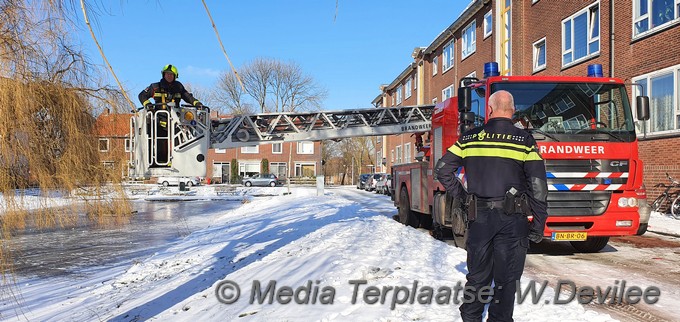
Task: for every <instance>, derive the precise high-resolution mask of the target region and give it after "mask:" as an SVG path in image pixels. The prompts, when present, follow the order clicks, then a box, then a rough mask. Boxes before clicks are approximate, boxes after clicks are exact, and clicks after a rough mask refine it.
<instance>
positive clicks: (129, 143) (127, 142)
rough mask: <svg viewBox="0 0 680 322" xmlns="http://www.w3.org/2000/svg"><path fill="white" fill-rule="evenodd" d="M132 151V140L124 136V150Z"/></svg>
mask: <svg viewBox="0 0 680 322" xmlns="http://www.w3.org/2000/svg"><path fill="white" fill-rule="evenodd" d="M131 151H132V140H130V139H129V138H125V152H131Z"/></svg>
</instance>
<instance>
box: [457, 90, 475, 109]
mask: <svg viewBox="0 0 680 322" xmlns="http://www.w3.org/2000/svg"><path fill="white" fill-rule="evenodd" d="M471 109H472V89H470V88H469V87H459V88H458V112H461V113H462V112H469V111H470V110H471Z"/></svg>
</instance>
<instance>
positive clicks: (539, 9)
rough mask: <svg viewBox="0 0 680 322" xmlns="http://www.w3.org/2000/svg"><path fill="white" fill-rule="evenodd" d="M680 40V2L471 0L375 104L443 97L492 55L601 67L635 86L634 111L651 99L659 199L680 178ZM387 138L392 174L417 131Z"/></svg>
mask: <svg viewBox="0 0 680 322" xmlns="http://www.w3.org/2000/svg"><path fill="white" fill-rule="evenodd" d="M433 36H435V35H433ZM677 39H680V0H625V1H613V0H608V1H605V0H591V1H559V0H531V1H529V0H525V1H520V0H500V1H499V0H474V1H472V2H470V4H469V5H468V7H467V8H466V9H465V10H464V12H463V13H462V14H461V15H460V16H459V17H458V18H457V19H455V20H454V21H453V22H452V23H451V25H450V26H449V27H448V28H446V29H445V30H444V31H443V32H441V33H440V34H439V35H436V38H435V40H434V41H433V42H432V43H431V44H429V45H428V46H427V47H418V48H415V49H414V51H413V53H412V57H413V62H412V63H411V64H409V66H407V67H406V69H405V70H404V72H402V73H401V74H399V75H398V76H397V77H396V78H395V79H394V80H393V81H392V83H390V85H387V86H381V92H380V95H378V96H377V97H376V99H375V100H374V101H373V104H374V105H375V106H380V107H390V106H406V105H416V104H418V105H421V104H431V103H437V102H441V101H443V100H445V99H447V98H449V97H452V96H454V95H455V91H456V89H457V87H458V82H459V80H460V79H461V78H463V77H466V76H471V77H482V75H483V64H484V63H485V62H489V61H495V62H498V64H499V68H500V71H501V74H502V75H564V76H583V75H585V74H586V70H587V66H588V65H590V64H601V65H602V67H603V73H604V75H605V76H609V77H617V78H621V79H625V80H628V81H630V82H631V83H636V84H637V85H635V86H630V87H629V88H628V90H629V95H630V97H629V99H630V100H631V104H633V106H632V110H633V113H635V111H636V108H635V105H634V104H635V100H634V97H635V96H637V95H647V96H649V98H650V108H651V118H650V120H649V121H644V122H642V121H637V122H636V127H637V131H638V139H639V146H640V155H641V158H642V160H643V162H644V164H645V166H644V167H645V184H646V186H647V188H648V189H651V190H648V192H649V193H650V197H652V198H654V197H655V196H656V195H658V193H660V191H657V190H653V186H654V184H656V183H659V182H666V181H667V179H666V178H665V173H669V174H671V175H672V176H675V177H680V164H678V162H676V161H673V160H674V156H672V155H671V152H672V151H673V150H674V149H673V148H672V147H676V146H678V145H680V51H678V50H677V49H676V48H675V42H676V40H677ZM382 141H383V142H385V144H384V146H380V150H381V153H383V155H384V156H388V157H387V158H386V159H385V161H386V162H385V164H386V169H385V171H386V172H389V171H390V168H391V165H393V164H398V163H405V162H412V161H413V160H412V159H413V157H414V151H413V144H414V140H413V137H410V135H407V134H403V135H396V136H390V137H385V138H383V139H382ZM426 144H427V143H426ZM407 146H408V147H407ZM407 153H408V154H407ZM392 155H394V157H392Z"/></svg>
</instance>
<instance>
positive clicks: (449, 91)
mask: <svg viewBox="0 0 680 322" xmlns="http://www.w3.org/2000/svg"><path fill="white" fill-rule="evenodd" d="M451 97H453V84H451V85H449V86H448V87H446V88H444V89H443V90H442V102H443V101H445V100H447V99H449V98H451Z"/></svg>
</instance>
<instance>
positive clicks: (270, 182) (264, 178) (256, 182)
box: [241, 173, 279, 187]
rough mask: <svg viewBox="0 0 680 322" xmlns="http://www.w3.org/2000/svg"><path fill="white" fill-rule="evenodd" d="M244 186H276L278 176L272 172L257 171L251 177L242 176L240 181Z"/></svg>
mask: <svg viewBox="0 0 680 322" xmlns="http://www.w3.org/2000/svg"><path fill="white" fill-rule="evenodd" d="M241 182H242V183H243V185H244V186H246V187H250V186H270V187H276V186H278V185H279V178H278V177H277V176H276V175H275V174H273V173H258V174H254V175H253V176H252V177H248V178H243V180H242V181H241Z"/></svg>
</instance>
